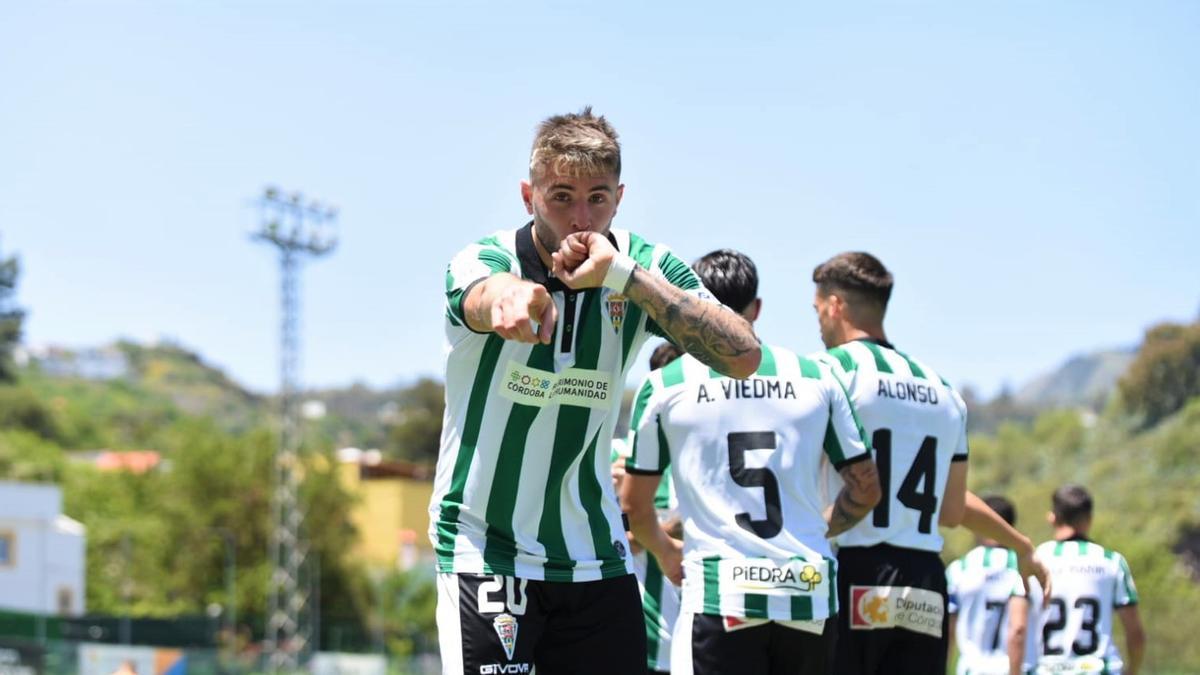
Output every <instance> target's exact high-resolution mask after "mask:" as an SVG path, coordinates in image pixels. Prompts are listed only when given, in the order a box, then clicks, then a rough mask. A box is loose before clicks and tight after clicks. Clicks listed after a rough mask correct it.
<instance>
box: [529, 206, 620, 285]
mask: <svg viewBox="0 0 1200 675" xmlns="http://www.w3.org/2000/svg"><path fill="white" fill-rule="evenodd" d="M608 240H609V241H611V242H612V245H613V247H614V248H616V249H617V250H620V246H618V245H617V238H616V237H614V236H613V233H612V230H609V231H608ZM516 244H517V260H518V261H519V262H520V263H521V276H522V277H524V278H526V279H528V280H530V281H532V282H533V283H535V284H541V285H542V286H545V287H546V290H547V291H550V292H551V293H574V292H575V291H572V290H571V289H570V288H568V287H567V285H566V284H564V283H563V282H562V281H559V280H558V279H556V278H554V276H553V275H551V274H550V270H548V269H546V265H545V264H543V263H542V257H541V256H540V255H538V252H537V246H535V245H534V243H533V221H532V220H531V221H529V222H528V223H525V226H524V227H522V228H521V229H519V230H517V241H516Z"/></svg>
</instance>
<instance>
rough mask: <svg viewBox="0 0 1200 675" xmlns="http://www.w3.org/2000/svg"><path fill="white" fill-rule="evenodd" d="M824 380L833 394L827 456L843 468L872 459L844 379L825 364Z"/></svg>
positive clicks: (825, 446) (831, 461)
mask: <svg viewBox="0 0 1200 675" xmlns="http://www.w3.org/2000/svg"><path fill="white" fill-rule="evenodd" d="M820 370H821V379H822V381H823V382H824V384H825V390H826V391H827V392H828V397H829V423H828V425H827V426H826V427H825V440H824V444H823V445H824V448H825V455H826V456H827V457H828V458H829V463H830V464H832V465H833V468H835V469H837V470H838V471H841V470H842V469H843V468H845V467H846V466H849V465H850V464H853V463H854V462H858V461H862V460H864V459H870V457H871V454H870V445H869V443H868V442H867V440H866V437H865V436H866V432H865V431H864V430H863V426H862V423H861V422H860V421H859V419H858V413H857V412H856V411H855V409H854V404H853V403H851V402H850V398H849V396H848V395H847V394H846V389H845V387H843V386H842V383H841V381H840V380H838V379H837V377H836V376H835V375H834V374H833V373H832V372H831V371H830V369H829V368H828V367H827V366H826V365H824V364H822V365H821V366H820Z"/></svg>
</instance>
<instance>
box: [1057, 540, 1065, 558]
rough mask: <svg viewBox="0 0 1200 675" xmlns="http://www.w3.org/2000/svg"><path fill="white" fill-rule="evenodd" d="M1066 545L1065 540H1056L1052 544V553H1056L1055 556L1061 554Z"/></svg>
mask: <svg viewBox="0 0 1200 675" xmlns="http://www.w3.org/2000/svg"><path fill="white" fill-rule="evenodd" d="M1066 546H1067V542H1065V541H1060V542H1057V543H1056V544H1054V555H1056V556H1059V555H1062V554H1063V549H1064V548H1066Z"/></svg>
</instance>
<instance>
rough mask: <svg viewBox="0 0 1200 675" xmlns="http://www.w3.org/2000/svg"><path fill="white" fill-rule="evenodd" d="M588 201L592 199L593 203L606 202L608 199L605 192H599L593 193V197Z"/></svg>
mask: <svg viewBox="0 0 1200 675" xmlns="http://www.w3.org/2000/svg"><path fill="white" fill-rule="evenodd" d="M588 201H590V202H591V203H593V204H603V203H604V202H606V201H608V200H607V199H605V195H604V193H600V192H598V193H596V194H594V195H592V196H591V197H589V198H588Z"/></svg>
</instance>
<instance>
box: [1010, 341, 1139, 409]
mask: <svg viewBox="0 0 1200 675" xmlns="http://www.w3.org/2000/svg"><path fill="white" fill-rule="evenodd" d="M1136 354H1137V350H1136V348H1133V347H1130V348H1128V349H1112V350H1106V351H1101V352H1095V353H1093V354H1083V355H1079V356H1073V357H1071V358H1070V359H1068V360H1067V362H1066V363H1064V364H1063V365H1061V366H1059V367H1058V368H1057V369H1056V370H1054V371H1053V372H1051V373H1047V374H1045V375H1041V376H1039V377H1036V378H1034V379H1033V380H1032V381H1030V382H1029V383H1027V384H1025V385H1024V386H1023V387H1021V388H1020V389H1018V390H1017V392H1016V394H1015V395H1014V397H1013V398H1014V400H1015V402H1016V404H1017V405H1019V406H1023V407H1030V408H1040V409H1045V408H1065V407H1087V408H1093V409H1099V408H1100V407H1102V406H1103V405H1104V402H1105V401H1107V400H1108V396H1109V394H1111V393H1112V391H1113V389H1115V388H1116V386H1117V380H1119V379H1121V375H1123V374H1124V373H1125V370H1126V369H1128V368H1129V364H1130V363H1133V359H1134V356H1136Z"/></svg>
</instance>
